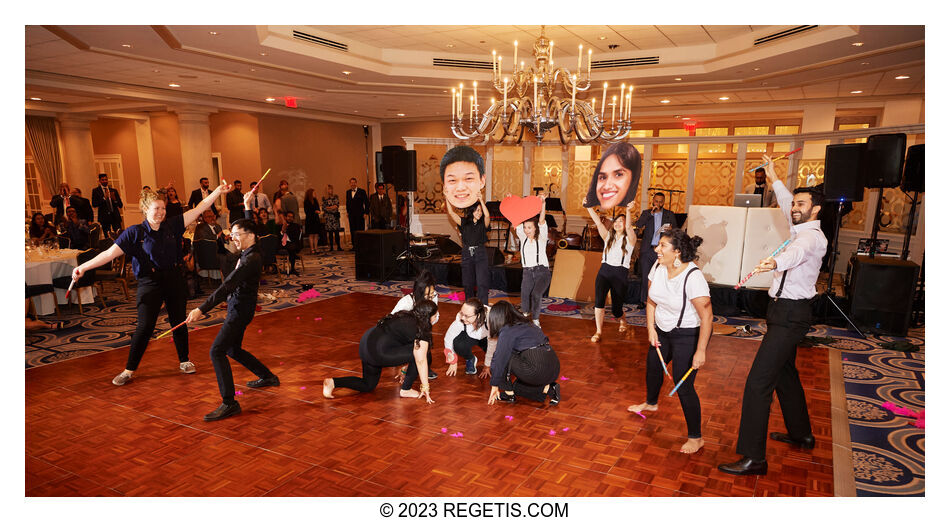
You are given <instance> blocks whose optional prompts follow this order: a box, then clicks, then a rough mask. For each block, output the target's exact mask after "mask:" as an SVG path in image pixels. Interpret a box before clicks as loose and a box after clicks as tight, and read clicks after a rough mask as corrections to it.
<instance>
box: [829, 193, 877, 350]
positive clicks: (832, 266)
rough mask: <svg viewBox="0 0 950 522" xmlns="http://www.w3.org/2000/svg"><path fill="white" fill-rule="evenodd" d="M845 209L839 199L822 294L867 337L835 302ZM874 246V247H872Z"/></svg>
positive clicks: (842, 201) (862, 335)
mask: <svg viewBox="0 0 950 522" xmlns="http://www.w3.org/2000/svg"><path fill="white" fill-rule="evenodd" d="M843 210H844V200H838V214H837V216H835V235H834V239H832V241H831V248H832V250H831V262H830V263H828V265H829V266H828V286H827V287H826V288H825V292H824V294H822V295H823V296H824V297H825V298H826V299H828V301H830V302H831V304H832V306H834V307H835V309H836V310H838V313H839V314H841V317H844V319H845V320H846V321H848V324H850V325H851V328H854V330H855V331H856V332H858V333H859V334H861V337H863V338H864V339H867V338H868V336H866V335H864V332H862V331H861V329H860V328H858V327H857V325H855V324H854V321H852V320H851V318H850V317H848V314H846V313H844V310H842V309H841V307H840V306H838V303H836V302H835V287H834V285H833V284H832V283H833V282H834V278H835V264H836V263H837V262H838V232H839V230H840V229H841V212H842V211H843ZM872 248H873V247H872ZM824 317H825V320H827V318H828V314H827V313H826V314H825V315H824Z"/></svg>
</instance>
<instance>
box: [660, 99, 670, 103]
mask: <svg viewBox="0 0 950 522" xmlns="http://www.w3.org/2000/svg"><path fill="white" fill-rule="evenodd" d="M660 103H670V100H660Z"/></svg>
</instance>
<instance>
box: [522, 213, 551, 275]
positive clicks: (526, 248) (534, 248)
mask: <svg viewBox="0 0 950 522" xmlns="http://www.w3.org/2000/svg"><path fill="white" fill-rule="evenodd" d="M515 233H517V234H518V239H519V240H520V241H519V243H520V245H521V266H522V267H524V268H531V267H533V266H538V265H541V266H551V265H549V264H548V253H547V246H548V226H547V225H546V224H544V223H542V224H540V225H539V226H538V240H537V241H535V240H534V239H528V234H526V233H525V231H524V223H522V224H520V225H518V226H517V228H515ZM539 245H540V247H539Z"/></svg>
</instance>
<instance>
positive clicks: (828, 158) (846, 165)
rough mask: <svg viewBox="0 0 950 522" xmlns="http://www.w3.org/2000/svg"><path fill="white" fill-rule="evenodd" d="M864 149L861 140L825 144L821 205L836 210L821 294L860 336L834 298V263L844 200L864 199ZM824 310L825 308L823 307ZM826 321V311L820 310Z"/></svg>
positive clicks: (836, 259) (859, 330)
mask: <svg viewBox="0 0 950 522" xmlns="http://www.w3.org/2000/svg"><path fill="white" fill-rule="evenodd" d="M865 152H866V149H865V144H864V143H847V144H842V145H828V146H827V147H825V201H824V202H823V204H824V205H831V204H835V205H837V206H838V211H837V214H836V216H835V221H834V236H833V239H832V241H831V244H830V245H829V248H831V259H830V260H829V263H828V285H827V287H826V288H825V293H824V297H825V298H827V299H828V301H829V302H830V303H831V304H832V305H833V306H834V307H835V308H836V309H837V310H838V313H840V314H841V316H842V317H844V318H845V319H846V320H847V321H848V323H849V324H850V325H851V327H852V328H854V329H855V331H857V332H858V333H859V334H861V337H864V338H867V336H865V335H864V332H862V331H861V329H859V328H858V327H857V325H855V324H854V322H853V321H852V320H851V318H850V317H848V315H847V314H846V313H844V310H842V309H841V307H840V306H838V303H836V302H835V287H834V284H833V282H834V277H835V264H836V263H837V261H838V232H839V231H840V230H841V217H842V214H843V212H844V204H845V202H852V201H862V200H863V199H864V180H863V178H862V176H861V170H860V169H861V165H862V162H863V158H864V154H865ZM824 310H825V311H827V308H824ZM823 315H824V318H825V319H824V320H825V321H826V322H827V317H828V314H827V312H826V313H824V314H823Z"/></svg>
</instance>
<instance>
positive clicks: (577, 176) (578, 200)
mask: <svg viewBox="0 0 950 522" xmlns="http://www.w3.org/2000/svg"><path fill="white" fill-rule="evenodd" d="M596 167H597V162H596V161H570V162H568V164H567V168H568V170H569V174H568V176H567V194H565V195H564V197H562V198H561V204H562V205H563V206H564V211H565V212H567V213H568V214H570V215H584V216H586V215H587V210H585V209H584V206H583V205H582V203H583V201H584V197H585V196H586V195H587V189H588V188H590V178H591V176H592V175H593V172H594V168H596Z"/></svg>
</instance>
